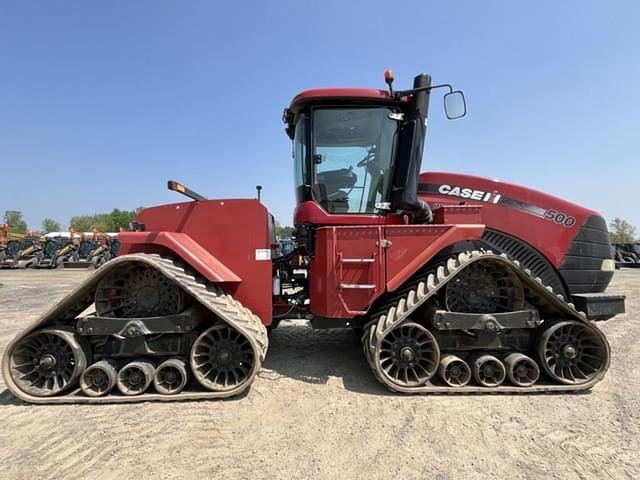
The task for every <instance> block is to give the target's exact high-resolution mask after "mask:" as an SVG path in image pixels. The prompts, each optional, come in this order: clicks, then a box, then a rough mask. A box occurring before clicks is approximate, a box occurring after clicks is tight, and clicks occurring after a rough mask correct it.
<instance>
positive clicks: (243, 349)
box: [2, 72, 624, 403]
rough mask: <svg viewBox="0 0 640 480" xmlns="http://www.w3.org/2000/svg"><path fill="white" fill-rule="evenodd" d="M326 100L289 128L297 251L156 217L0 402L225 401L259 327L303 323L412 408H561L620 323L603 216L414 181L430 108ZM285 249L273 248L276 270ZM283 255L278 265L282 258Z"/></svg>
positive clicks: (40, 328) (54, 322)
mask: <svg viewBox="0 0 640 480" xmlns="http://www.w3.org/2000/svg"><path fill="white" fill-rule="evenodd" d="M385 79H386V81H387V84H388V87H389V88H388V89H387V90H375V89H362V88H329V89H320V90H309V91H305V92H302V93H300V94H299V95H298V96H296V97H295V98H294V99H293V101H292V102H291V105H290V106H289V107H288V108H287V109H286V110H285V112H284V117H283V119H284V122H285V124H286V132H287V134H288V135H289V137H290V138H291V139H292V141H293V157H294V168H295V192H296V199H297V207H296V210H295V214H294V217H295V222H294V223H295V227H296V245H295V249H294V250H293V251H292V249H291V248H288V249H277V248H276V247H277V245H276V237H275V233H274V230H275V229H274V219H273V217H272V216H271V215H270V214H269V212H268V211H267V209H266V208H265V207H264V206H263V205H262V203H260V201H259V199H220V200H208V199H206V198H204V197H202V196H200V195H198V194H196V193H195V192H193V191H191V190H189V189H188V188H186V187H184V186H183V185H181V184H178V183H176V182H169V186H170V188H171V189H172V190H175V191H178V192H181V193H183V194H184V195H186V196H188V197H190V198H191V200H192V201H186V202H181V203H174V204H171V205H162V206H157V207H152V208H147V209H145V210H143V211H142V212H140V214H139V215H138V217H137V218H136V221H135V222H133V223H132V230H134V231H131V232H124V233H121V234H120V235H119V240H120V242H121V243H122V247H121V252H120V254H121V256H119V257H118V258H116V259H114V260H112V261H110V262H109V263H107V264H105V265H104V266H103V267H102V268H101V269H100V270H98V271H96V272H95V273H94V274H93V275H92V276H90V277H89V278H88V279H87V280H86V281H85V282H84V283H83V284H82V285H80V286H79V287H78V288H77V289H76V290H75V291H73V292H72V293H71V294H70V295H68V296H67V297H66V298H65V299H64V300H62V301H61V302H60V303H58V304H57V305H55V306H54V307H53V308H52V309H51V310H50V311H49V312H48V313H46V314H45V315H43V316H42V317H41V318H40V319H39V320H37V321H36V322H35V323H34V324H32V325H31V326H30V327H28V328H27V329H26V330H25V331H24V332H22V333H21V334H20V335H18V337H17V338H16V339H14V340H13V341H12V342H11V344H10V345H9V346H8V347H7V349H6V353H5V354H4V357H3V359H2V372H3V375H4V379H5V382H6V384H7V386H8V387H9V389H10V390H11V391H12V392H13V393H14V394H15V395H16V396H18V397H20V398H21V399H23V400H26V401H29V402H34V403H65V402H77V403H83V402H130V401H135V400H138V401H139V400H177V399H205V398H223V397H230V396H233V395H238V394H240V393H241V392H243V391H245V390H246V389H247V388H248V387H249V385H251V383H252V382H253V380H254V378H255V376H256V374H257V372H258V371H259V370H260V367H261V365H262V362H263V360H264V358H265V355H266V353H267V345H268V336H267V328H266V327H274V326H276V325H277V323H278V322H279V321H280V320H281V319H283V318H306V319H309V320H310V321H311V324H312V325H313V326H314V327H317V328H327V327H331V328H335V327H348V328H353V329H355V330H356V331H361V332H362V344H363V348H364V355H365V357H366V360H367V362H368V363H369V365H370V366H371V370H372V371H373V374H374V375H375V377H376V378H377V379H378V380H379V381H380V382H381V383H382V384H384V385H385V386H386V387H388V388H389V389H391V390H393V391H396V392H404V393H429V392H438V393H443V392H444V393H454V392H456V393H457V392H460V393H464V392H475V393H477V392H482V393H493V392H505V393H522V392H542V391H546V392H566V391H578V390H585V389H589V388H591V387H592V386H593V385H595V384H596V383H597V382H599V381H600V380H601V379H602V378H603V376H604V375H605V372H606V371H607V368H608V366H609V361H610V350H609V344H608V342H607V340H606V338H605V337H604V335H603V334H602V332H601V331H600V330H599V329H598V328H597V327H596V326H595V324H594V323H593V322H592V320H604V319H607V318H610V317H612V316H613V315H615V314H616V313H620V312H622V311H624V297H622V296H616V295H607V294H605V293H603V292H604V290H605V289H606V287H607V285H608V284H609V281H610V280H611V277H612V275H613V272H614V261H613V257H612V249H611V247H610V245H609V241H608V237H607V228H606V224H605V222H604V220H603V219H602V217H601V216H599V215H598V214H597V213H596V212H594V211H591V210H588V209H585V208H582V207H579V206H577V205H574V204H572V203H569V202H566V201H564V200H561V199H559V198H555V197H552V196H550V195H546V194H544V193H540V192H537V191H534V190H530V189H527V188H524V187H520V186H516V185H512V184H508V183H504V182H499V181H493V180H486V179H483V178H477V177H472V176H467V175H457V174H450V173H423V174H420V165H421V160H422V152H423V144H424V139H425V133H426V119H427V113H428V106H429V97H430V94H431V92H432V91H433V90H434V89H437V88H446V89H448V90H449V93H447V94H446V95H445V97H444V106H445V111H446V113H447V117H449V118H458V117H461V116H463V115H464V114H465V111H466V107H465V105H464V97H463V95H462V93H461V92H459V91H453V89H452V88H451V86H449V85H433V86H432V85H431V77H430V76H429V75H424V74H423V75H419V76H417V77H416V78H415V79H414V85H413V88H412V89H410V90H405V91H395V92H394V91H393V89H392V82H393V77H392V74H391V73H390V72H387V73H386V74H385ZM276 252H280V254H277V253H276ZM285 252H286V253H285Z"/></svg>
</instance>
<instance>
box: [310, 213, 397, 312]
mask: <svg viewBox="0 0 640 480" xmlns="http://www.w3.org/2000/svg"><path fill="white" fill-rule="evenodd" d="M382 230H383V229H382V227H379V226H371V227H322V228H318V229H317V230H316V249H315V257H314V259H313V260H312V261H311V264H310V269H309V287H310V300H311V312H312V313H313V314H314V315H317V316H321V317H327V318H354V317H356V316H358V315H361V314H363V313H364V311H366V309H367V308H368V306H369V305H370V304H371V303H372V302H373V301H374V300H375V299H376V298H378V297H379V296H380V295H381V294H382V293H384V289H385V286H384V278H385V271H384V250H383V249H382V248H381V247H380V239H381V235H382Z"/></svg>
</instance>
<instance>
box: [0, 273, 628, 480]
mask: <svg viewBox="0 0 640 480" xmlns="http://www.w3.org/2000/svg"><path fill="white" fill-rule="evenodd" d="M85 275H86V273H84V272H78V271H66V272H57V271H56V272H48V271H6V270H5V271H0V284H2V285H1V286H0V313H1V314H0V352H3V351H4V349H5V348H6V345H7V343H8V342H9V340H10V339H11V338H12V337H13V336H14V335H15V334H16V333H17V332H18V331H19V330H21V329H22V328H24V326H26V325H27V324H28V323H29V322H31V321H33V320H34V319H35V318H36V317H37V316H38V314H39V313H41V312H42V311H44V310H45V309H46V308H48V306H50V305H51V304H52V303H53V302H55V301H56V300H57V299H59V298H60V297H61V296H63V295H64V294H65V293H66V292H67V291H68V290H69V289H70V288H72V287H73V286H74V285H75V284H76V283H77V282H79V281H81V280H82V279H83V278H84V276H85ZM611 290H612V291H616V292H623V293H626V294H627V302H628V303H627V310H628V311H629V312H630V313H628V314H626V315H623V316H619V317H617V318H616V319H614V320H611V321H609V322H606V323H603V324H601V327H602V328H603V330H604V331H605V333H606V334H607V336H608V338H609V341H610V342H611V347H612V351H613V359H612V363H611V369H610V371H609V373H608V375H607V377H606V378H605V380H604V381H603V382H601V383H600V384H598V385H597V386H596V387H595V388H594V390H593V391H592V392H591V393H588V394H582V395H556V396H552V395H529V396H527V395H521V396H490V395H487V396H456V397H451V396H428V397H425V396H422V397H403V396H397V395H392V394H390V393H388V392H387V391H386V390H385V389H384V388H383V387H381V386H379V385H378V384H377V382H376V381H375V380H374V379H373V377H372V375H371V373H370V372H369V370H368V367H367V365H366V363H365V360H364V358H363V357H362V354H361V350H360V347H359V345H358V344H357V343H356V341H355V340H354V337H353V335H352V334H351V333H350V332H347V331H340V330H331V331H313V330H311V329H309V328H308V327H306V326H305V325H301V324H286V325H284V326H281V327H280V328H279V329H278V330H276V331H275V332H274V335H273V338H272V343H271V347H270V350H269V354H268V356H267V360H266V364H265V368H264V369H263V371H262V373H261V374H260V377H259V378H258V379H257V380H256V382H255V384H254V386H253V387H252V388H251V390H250V391H249V393H248V394H247V395H245V396H244V397H243V398H239V399H235V400H229V401H214V402H187V403H170V404H159V403H143V404H134V405H129V406H126V405H108V406H73V405H70V406H30V405H26V404H24V403H22V402H20V401H17V400H16V399H15V398H14V397H13V396H12V395H11V394H10V393H9V392H8V391H7V390H6V389H5V386H4V383H2V381H1V380H0V425H1V427H0V478H7V479H33V478H65V479H72V478H101V479H110V478H114V479H118V480H123V479H128V478H143V477H144V478H179V477H180V478H182V477H184V478H190V479H191V478H214V477H217V478H224V479H226V478H250V479H259V478H270V479H272V478H345V479H351V478H404V479H407V478H487V477H493V478H531V479H540V478H562V479H572V478H576V479H582V478H616V479H617V478H640V459H639V458H638V452H639V451H640V397H639V394H640V368H638V365H640V345H639V343H638V338H639V337H640V271H629V270H624V271H620V272H619V273H617V275H616V277H615V279H614V282H613V284H612V287H611Z"/></svg>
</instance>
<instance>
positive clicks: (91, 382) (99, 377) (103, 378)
mask: <svg viewBox="0 0 640 480" xmlns="http://www.w3.org/2000/svg"><path fill="white" fill-rule="evenodd" d="M117 378H118V372H117V371H116V367H115V365H114V364H113V363H112V362H110V361H108V360H100V361H99V362H96V363H94V364H93V365H90V366H89V367H88V368H87V369H86V370H85V371H84V372H82V375H81V376H80V388H81V389H82V392H83V393H84V394H85V395H87V396H89V397H100V396H102V395H106V394H107V393H109V392H110V391H111V389H112V388H113V387H114V386H115V384H116V380H117Z"/></svg>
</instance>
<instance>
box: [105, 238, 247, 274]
mask: <svg viewBox="0 0 640 480" xmlns="http://www.w3.org/2000/svg"><path fill="white" fill-rule="evenodd" d="M118 240H120V242H121V243H122V247H121V249H122V253H139V252H157V253H169V252H171V253H172V254H173V255H176V256H178V257H180V258H182V260H184V261H185V262H187V263H188V264H189V265H190V266H191V267H193V268H194V269H195V270H197V271H198V273H200V274H201V275H202V276H204V277H205V278H206V279H207V280H209V281H210V282H214V283H239V282H241V281H242V279H241V278H240V277H239V276H238V275H236V274H235V273H234V272H232V271H231V269H229V268H228V267H227V266H226V265H225V264H223V263H222V262H221V261H220V260H218V259H217V258H216V257H215V256H214V255H212V254H211V253H210V252H209V251H207V250H205V249H204V248H203V247H202V246H201V245H200V244H199V243H198V242H196V241H195V240H193V239H192V238H191V237H190V236H189V235H188V234H186V233H177V232H122V233H120V234H119V235H118ZM167 251H168V252H167Z"/></svg>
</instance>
